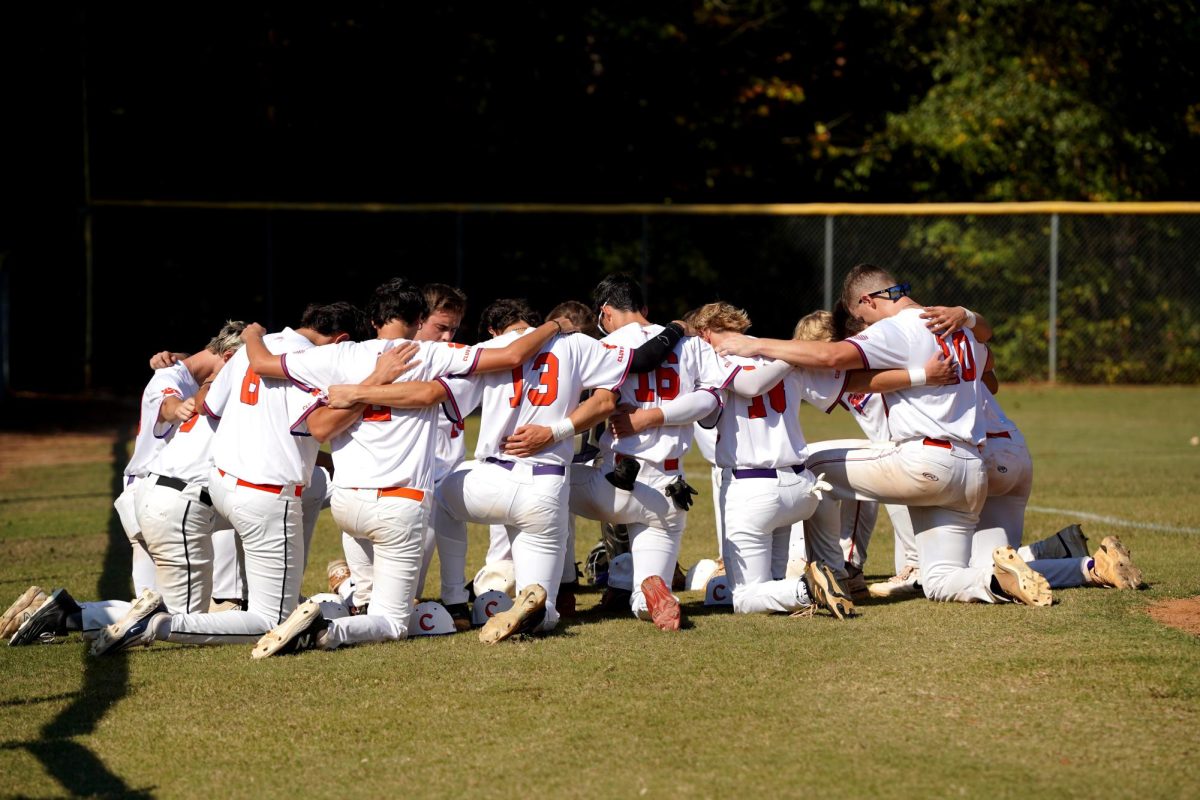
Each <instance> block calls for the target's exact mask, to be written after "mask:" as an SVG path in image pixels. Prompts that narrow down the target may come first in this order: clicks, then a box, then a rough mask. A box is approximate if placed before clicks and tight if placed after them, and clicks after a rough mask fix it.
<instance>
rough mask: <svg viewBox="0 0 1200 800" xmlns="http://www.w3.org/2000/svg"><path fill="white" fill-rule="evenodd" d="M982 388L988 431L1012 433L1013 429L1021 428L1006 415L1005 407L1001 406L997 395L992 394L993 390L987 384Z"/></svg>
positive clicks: (984, 414)
mask: <svg viewBox="0 0 1200 800" xmlns="http://www.w3.org/2000/svg"><path fill="white" fill-rule="evenodd" d="M982 388H983V392H982V397H983V417H984V421H985V424H986V425H987V432H988V433H1001V432H1007V433H1012V432H1013V431H1016V430H1019V428H1017V424H1016V423H1015V422H1013V421H1012V420H1011V419H1009V418H1008V417H1007V416H1006V415H1005V413H1004V409H1003V408H1001V407H1000V403H998V402H997V401H996V395H994V394H992V393H991V390H989V389H988V388H987V387H986V386H984V387H982Z"/></svg>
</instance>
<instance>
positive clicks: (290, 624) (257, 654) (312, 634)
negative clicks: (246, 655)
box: [250, 600, 329, 660]
mask: <svg viewBox="0 0 1200 800" xmlns="http://www.w3.org/2000/svg"><path fill="white" fill-rule="evenodd" d="M328 627H329V622H328V620H326V619H325V617H323V616H321V604H320V603H317V602H314V601H312V600H305V601H304V602H303V603H301V604H300V605H298V606H296V610H295V611H293V612H292V613H291V614H289V615H288V618H287V619H285V620H284V621H283V622H281V623H279V624H278V625H276V626H275V627H274V628H272V629H271V630H270V631H268V632H267V633H265V634H263V637H262V638H261V639H259V640H258V643H257V644H256V645H254V650H253V651H252V652H251V653H250V657H251V658H253V659H256V660H257V659H260V658H266V657H268V656H273V655H282V654H284V653H298V652H299V651H301V650H312V649H313V648H315V647H317V646H319V645H320V641H319V640H320V639H321V638H322V637H321V634H322V633H324V632H325V629H326V628H328Z"/></svg>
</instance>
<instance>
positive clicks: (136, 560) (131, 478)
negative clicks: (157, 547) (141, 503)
mask: <svg viewBox="0 0 1200 800" xmlns="http://www.w3.org/2000/svg"><path fill="white" fill-rule="evenodd" d="M142 480H143V479H142V478H139V477H137V476H135V475H126V476H125V489H124V490H123V491H122V492H121V494H120V495H118V496H117V499H116V500H114V501H113V508H115V509H116V510H117V516H118V517H119V518H120V520H121V527H122V528H124V530H125V536H126V537H127V538H128V539H129V545H130V547H131V548H132V549H133V555H132V558H133V562H132V569H131V576H130V577H131V578H132V580H133V595H134V597H137V596H139V595H141V593H142V591H143V590H145V589H157V588H158V586H157V585H156V584H155V582H154V578H155V573H154V559H152V558H151V557H150V552H149V551H148V550H147V549H146V543H145V541H143V539H142V531H141V528H140V527H139V526H138V521H137V487H138V484H140V483H141V482H142Z"/></svg>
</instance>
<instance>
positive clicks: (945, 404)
mask: <svg viewBox="0 0 1200 800" xmlns="http://www.w3.org/2000/svg"><path fill="white" fill-rule="evenodd" d="M921 312H922V309H921V308H920V307H912V308H905V309H904V310H902V311H901V312H900V313H898V314H896V315H895V316H893V317H888V318H887V319H884V320H880V321H879V322H876V323H875V324H874V325H872V326H870V327H869V328H867V329H866V330H865V331H863V332H862V333H860V334H858V335H857V336H853V337H851V338H849V339H847V340H846V341H848V342H850V343H851V344H852V345H854V346H855V347H856V348H858V350H859V352H860V353H861V354H862V358H863V366H864V367H866V368H867V369H892V368H899V369H909V368H915V367H922V366H924V365H925V362H927V361H929V359H930V358H932V357H933V356H934V354H935V353H938V352H939V351H940V352H942V353H943V354H945V355H946V357H948V358H953V359H954V360H955V361H956V362H957V363H958V367H959V370H958V371H959V382H958V383H956V384H952V385H949V386H916V387H912V388H909V389H902V390H900V391H898V392H891V393H889V394H888V396H887V397H886V398H884V405H885V408H886V409H887V417H888V427H889V428H890V429H891V434H892V440H893V441H898V442H900V441H905V440H907V439H914V438H919V437H929V438H933V439H956V440H958V441H960V442H967V443H969V444H981V443H982V442H984V441H985V438H986V436H985V434H986V433H987V431H986V428H985V425H984V418H983V414H982V413H980V402H981V401H980V397H981V394H980V389H981V388H983V384H982V383H981V381H980V379H981V378H982V376H983V367H984V363H986V361H984V362H980V361H978V356H979V355H980V353H981V352H983V348H981V347H980V346H979V345H978V343H977V342H976V341H975V336H974V334H972V333H971V332H970V331H969V330H962V331H957V332H955V333H954V335H953V336H952V337H951V341H949V342H946V341H944V340H942V339H941V338H939V337H938V336H935V335H934V334H933V333H932V332H931V331H930V330H929V329H928V328H926V327H925V321H924V320H923V319H921Z"/></svg>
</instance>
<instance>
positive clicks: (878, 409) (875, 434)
mask: <svg viewBox="0 0 1200 800" xmlns="http://www.w3.org/2000/svg"><path fill="white" fill-rule="evenodd" d="M883 398H884V395H883V394H881V393H879V392H866V393H863V392H853V393H850V394H844V395H842V397H841V399H840V400H838V402H839V403H841V404H842V405H843V406H845V407H846V410H847V411H849V412H850V415H851V416H852V417H854V421H855V422H857V423H858V427H860V428H862V432H863V436H866V437H867V438H868V439H870V440H871V441H872V442H890V441H891V440H892V433H891V430H890V429H889V428H888V416H887V408H886V407H885V406H884V399H883Z"/></svg>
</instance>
